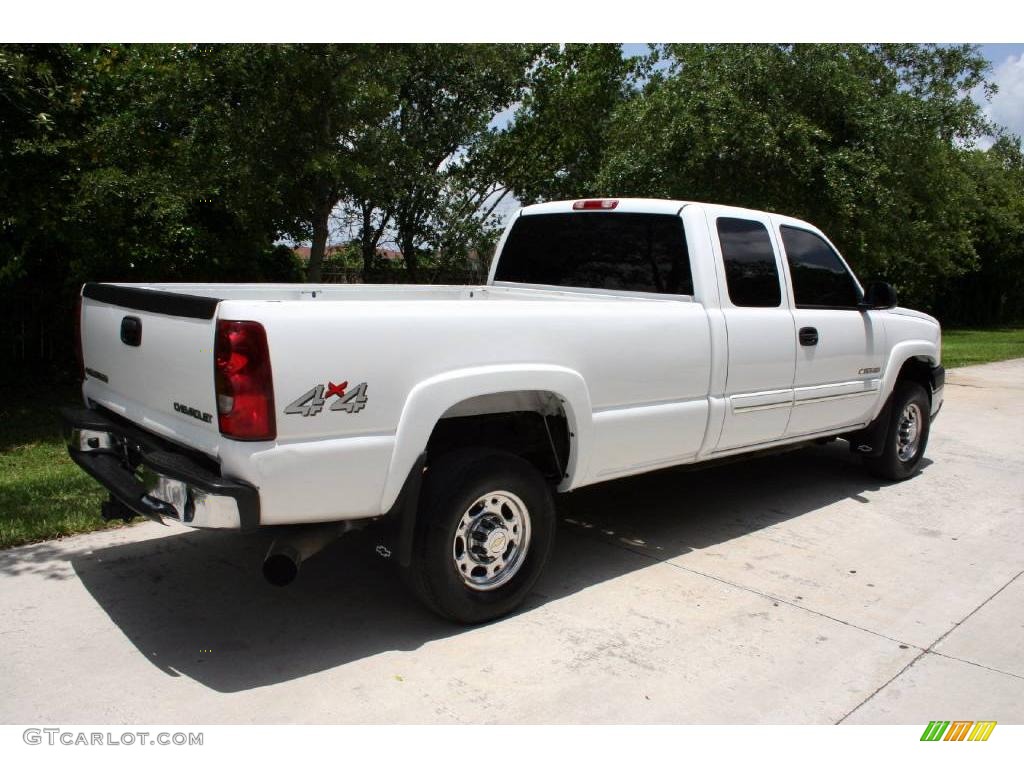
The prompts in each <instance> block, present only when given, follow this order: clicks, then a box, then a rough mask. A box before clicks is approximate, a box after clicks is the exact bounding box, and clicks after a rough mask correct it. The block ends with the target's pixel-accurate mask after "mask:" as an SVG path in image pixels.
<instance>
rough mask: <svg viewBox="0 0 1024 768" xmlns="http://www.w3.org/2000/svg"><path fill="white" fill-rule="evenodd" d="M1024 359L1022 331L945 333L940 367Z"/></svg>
mask: <svg viewBox="0 0 1024 768" xmlns="http://www.w3.org/2000/svg"><path fill="white" fill-rule="evenodd" d="M1012 357H1024V328H987V329H979V330H972V329H962V330H955V329H954V330H944V331H943V332H942V364H943V365H944V366H946V367H947V368H959V367H960V366H962V365H977V364H978V363H994V362H996V361H997V360H1009V359H1010V358H1012Z"/></svg>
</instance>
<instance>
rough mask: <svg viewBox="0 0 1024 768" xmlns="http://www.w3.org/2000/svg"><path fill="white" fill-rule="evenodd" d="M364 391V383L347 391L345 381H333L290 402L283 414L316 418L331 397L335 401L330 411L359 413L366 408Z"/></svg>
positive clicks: (318, 386) (319, 385) (314, 388)
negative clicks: (336, 382)
mask: <svg viewBox="0 0 1024 768" xmlns="http://www.w3.org/2000/svg"><path fill="white" fill-rule="evenodd" d="M366 389H367V387H366V382H365V381H364V382H363V383H362V384H358V385H356V387H355V388H354V389H352V390H349V389H348V382H347V381H343V382H341V383H340V384H335V383H334V382H333V381H328V382H327V384H326V385H325V384H317V385H316V386H315V387H313V388H312V389H310V390H308V391H306V392H303V393H302V395H300V396H299V397H298V398H296V399H295V400H293V401H292V402H290V403H289V404H288V405H287V406H286V407H285V409H284V412H285V413H287V414H289V415H294V416H316V415H317V414H318V413H320V411H322V410H323V409H324V406H325V405H326V404H327V401H328V400H330V399H331V398H332V397H333V398H335V400H334V401H333V402H332V403H331V407H330V410H332V411H345V412H346V413H359V412H360V411H361V410H363V408H365V407H366V402H367V397H366Z"/></svg>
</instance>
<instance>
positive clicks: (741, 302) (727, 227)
mask: <svg viewBox="0 0 1024 768" xmlns="http://www.w3.org/2000/svg"><path fill="white" fill-rule="evenodd" d="M717 226H718V240H719V242H721V244H722V259H723V261H724V262H725V282H726V287H727V288H728V289H729V300H730V301H731V302H732V303H733V305H734V306H737V307H777V306H779V305H780V304H781V303H782V290H781V289H780V288H779V270H778V268H777V267H776V266H775V252H774V251H773V250H772V240H771V237H770V236H769V235H768V230H767V228H765V226H764V224H762V223H761V222H759V221H751V220H750V219H729V218H721V219H718V222H717Z"/></svg>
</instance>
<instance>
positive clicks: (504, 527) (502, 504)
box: [452, 491, 530, 592]
mask: <svg viewBox="0 0 1024 768" xmlns="http://www.w3.org/2000/svg"><path fill="white" fill-rule="evenodd" d="M529 546H530V512H529V510H527V508H526V504H524V503H523V500H522V499H520V498H519V497H518V496H516V495H515V494H514V493H510V492H509V491H492V492H491V493H487V494H484V495H483V496H481V497H480V498H478V499H477V500H476V501H474V502H473V503H472V504H470V505H469V508H468V509H467V510H466V511H465V512H464V513H463V515H462V519H461V520H459V525H458V527H457V528H456V529H455V538H454V539H453V541H452V560H453V562H454V564H455V571H456V573H458V574H459V576H460V577H461V578H462V581H463V583H464V584H465V585H466V586H467V587H469V588H470V589H475V590H479V591H482V592H485V591H487V590H491V589H497V588H498V587H500V586H501V585H502V584H506V583H507V582H508V581H509V580H510V579H511V578H512V577H513V576H515V575H516V574H517V573H518V572H519V570H520V568H522V567H523V562H524V561H525V560H526V551H527V549H528V548H529Z"/></svg>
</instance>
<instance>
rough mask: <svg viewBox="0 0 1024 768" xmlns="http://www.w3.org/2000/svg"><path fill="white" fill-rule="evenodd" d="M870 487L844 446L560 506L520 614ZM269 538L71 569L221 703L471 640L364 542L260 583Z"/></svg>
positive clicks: (136, 638)
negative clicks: (393, 654)
mask: <svg viewBox="0 0 1024 768" xmlns="http://www.w3.org/2000/svg"><path fill="white" fill-rule="evenodd" d="M925 471H927V469H926V470H925ZM879 487H880V484H879V483H878V481H876V480H874V479H873V478H871V477H870V476H869V475H868V474H867V473H866V472H864V471H863V470H862V469H861V467H860V466H859V464H858V463H857V462H856V460H855V457H852V456H850V455H849V454H848V452H847V450H846V447H845V444H831V445H827V446H816V447H814V448H810V449H807V450H803V451H798V452H794V453H789V454H785V455H777V456H772V457H767V458H762V459H756V460H748V461H746V462H742V463H740V462H737V463H735V464H729V465H724V466H719V467H715V468H711V469H706V470H702V471H682V470H671V471H665V472H660V473H656V474H653V475H646V476H642V477H636V478H630V479H626V480H621V481H615V482H611V483H605V484H602V485H599V486H593V487H590V488H586V489H582V490H580V491H577V492H575V493H572V494H569V495H567V496H562V497H560V498H559V502H558V506H559V511H560V515H561V517H562V518H563V521H562V524H561V525H560V527H559V536H560V541H561V544H560V545H556V549H555V553H554V556H553V558H552V560H551V562H550V563H549V564H548V567H547V570H546V573H545V576H544V577H542V579H541V581H540V583H539V584H538V586H537V588H536V589H535V591H534V593H533V594H531V596H530V597H529V599H528V600H527V602H526V605H525V607H524V608H523V610H524V611H529V610H532V609H534V608H536V607H537V606H538V605H542V604H544V603H546V602H548V601H551V600H557V599H559V598H562V597H565V596H567V595H570V594H572V593H574V592H576V591H578V590H581V589H584V588H586V587H590V586H593V585H594V584H598V583H601V582H603V581H606V580H609V579H614V578H616V577H618V576H621V575H624V574H625V573H629V572H631V571H634V570H636V569H639V568H644V567H647V566H649V565H651V564H652V562H653V561H652V559H651V558H656V559H657V560H664V559H668V558H673V557H679V556H685V554H686V553H687V552H690V551H693V550H695V549H703V548H706V547H710V546H713V545H715V544H720V543H722V542H725V541H728V540H730V539H734V538H737V537H739V536H743V535H746V534H748V533H751V532H753V531H757V530H759V529H762V528H765V527H767V526H770V525H774V524H777V523H779V522H782V521H784V520H787V519H789V518H793V517H796V516H799V515H803V514H805V513H807V512H811V511H814V510H817V509H820V508H822V507H824V506H827V505H829V504H832V503H834V502H836V501H839V500H842V499H849V498H853V499H856V500H859V501H862V502H863V503H865V504H867V503H869V501H868V499H866V498H864V496H863V495H862V494H863V493H864V492H865V491H872V490H877V489H878V488H879ZM271 536H272V534H271V533H270V532H258V533H254V534H249V535H238V534H237V533H231V532H215V531H192V532H187V533H183V534H181V535H177V536H170V537H163V538H159V539H155V540H149V541H142V542H136V543H131V544H124V545H119V546H115V547H110V548H107V549H103V550H96V551H95V552H93V553H91V554H89V555H82V556H78V557H76V558H74V559H73V560H72V566H73V567H74V570H75V572H76V573H77V574H78V576H79V578H80V579H81V580H82V583H83V584H84V586H85V587H86V589H87V590H88V591H89V592H90V594H92V596H93V597H94V598H95V599H96V601H97V603H98V604H99V605H100V606H101V607H102V608H103V610H105V611H106V613H107V614H108V615H109V616H110V618H111V619H112V620H113V621H114V623H115V624H117V626H118V627H119V628H120V629H121V631H122V632H124V634H125V635H126V636H127V637H128V638H129V639H130V640H131V641H132V642H133V643H134V644H135V646H136V647H137V648H138V649H139V652H140V653H142V654H143V655H144V656H145V657H146V658H147V659H149V661H150V662H152V663H153V664H155V665H156V666H158V667H159V668H160V669H162V670H164V671H165V672H167V674H170V675H185V676H187V677H189V678H192V679H193V680H196V681H197V682H199V683H201V684H203V685H205V686H208V687H209V688H212V689H214V690H217V691H223V692H235V691H242V690H248V689H251V688H256V687H259V686H265V685H271V684H274V683H279V682H284V681H287V680H292V679H295V678H298V677H302V676H305V675H309V674H313V673H316V672H319V671H322V670H325V669H329V668H333V667H337V666H339V665H343V664H347V663H349V662H353V661H357V660H359V659H362V658H366V657H369V656H373V655H376V654H380V653H384V652H387V651H394V650H398V651H402V650H412V649H416V648H418V647H420V646H422V645H423V644H424V643H427V642H430V641H434V640H439V639H443V638H446V637H450V636H453V635H456V634H459V633H461V632H465V631H467V628H464V627H459V626H456V625H453V624H450V623H448V622H445V621H443V620H441V619H439V618H436V617H434V616H433V615H432V614H430V613H428V612H426V611H425V610H424V609H422V608H420V607H419V605H418V603H416V602H415V601H414V599H413V598H412V597H411V596H410V595H409V594H408V593H407V592H406V590H405V589H404V587H403V585H402V584H401V581H400V579H399V576H398V573H397V570H396V569H395V568H394V567H393V566H392V565H391V564H390V563H389V562H388V561H384V560H381V559H380V558H379V557H377V556H376V555H375V554H374V552H373V547H374V544H375V543H376V540H375V539H373V538H372V536H371V534H370V532H357V533H353V534H350V535H349V536H347V537H345V538H343V539H341V540H340V541H338V542H337V543H336V544H334V545H332V546H331V547H329V548H328V549H327V550H325V551H324V552H323V553H322V554H321V555H318V556H317V557H315V558H313V559H311V560H310V561H309V562H308V563H306V564H305V565H303V569H302V572H301V573H300V575H299V578H298V580H297V581H296V582H295V583H294V584H293V585H291V586H290V587H287V588H284V589H279V588H276V587H272V586H270V585H268V584H266V583H264V581H263V580H262V577H261V575H260V565H261V561H262V557H263V555H264V553H265V552H266V549H267V547H268V546H269V542H270V539H271ZM592 538H597V539H602V540H605V541H608V542H609V543H612V544H615V545H617V546H618V547H622V548H626V549H630V550H633V551H634V552H637V553H641V554H643V555H645V556H637V555H636V554H630V553H628V552H623V551H621V549H620V550H619V551H618V553H617V556H616V552H615V551H613V550H611V549H608V550H607V552H608V556H607V557H604V556H596V557H595V556H589V557H578V556H577V557H575V558H574V552H577V553H578V551H579V550H580V547H579V546H576V544H582V543H583V542H584V541H585V540H586V539H592ZM591 550H593V547H591ZM597 551H598V552H599V553H600V552H603V551H604V549H603V548H600V547H599V548H598V550H597Z"/></svg>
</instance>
